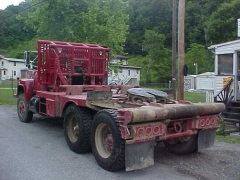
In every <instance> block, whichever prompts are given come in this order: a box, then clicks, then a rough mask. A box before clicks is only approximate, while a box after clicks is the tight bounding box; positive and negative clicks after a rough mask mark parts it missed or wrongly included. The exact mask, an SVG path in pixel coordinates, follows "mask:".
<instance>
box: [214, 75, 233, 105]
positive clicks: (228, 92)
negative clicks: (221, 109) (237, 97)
mask: <svg viewBox="0 0 240 180" xmlns="http://www.w3.org/2000/svg"><path fill="white" fill-rule="evenodd" d="M232 83H233V78H232V79H231V80H230V81H228V83H227V84H226V85H225V86H224V87H223V88H222V89H221V91H219V93H218V94H217V95H216V96H214V102H223V103H224V104H225V105H228V104H229V103H230V102H231V100H232V99H233V89H232V88H231V85H232Z"/></svg>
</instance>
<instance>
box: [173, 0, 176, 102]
mask: <svg viewBox="0 0 240 180" xmlns="http://www.w3.org/2000/svg"><path fill="white" fill-rule="evenodd" d="M176 51H177V0H173V12H172V90H173V99H176V80H177V79H176V60H177V58H176V56H177V55H176V54H177V52H176Z"/></svg>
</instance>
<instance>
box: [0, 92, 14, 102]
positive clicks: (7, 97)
mask: <svg viewBox="0 0 240 180" xmlns="http://www.w3.org/2000/svg"><path fill="white" fill-rule="evenodd" d="M2 104H11V105H16V104H17V99H16V98H14V97H13V91H12V90H11V89H0V105H2Z"/></svg>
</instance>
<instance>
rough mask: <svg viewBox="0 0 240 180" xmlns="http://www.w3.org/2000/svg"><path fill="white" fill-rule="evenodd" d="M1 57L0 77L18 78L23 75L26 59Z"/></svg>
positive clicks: (3, 78)
mask: <svg viewBox="0 0 240 180" xmlns="http://www.w3.org/2000/svg"><path fill="white" fill-rule="evenodd" d="M1 57H2V58H1V59H0V79H1V80H5V79H12V78H13V79H17V77H20V76H21V70H22V69H26V65H25V60H24V59H14V58H5V57H3V56H1Z"/></svg>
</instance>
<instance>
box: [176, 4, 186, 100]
mask: <svg viewBox="0 0 240 180" xmlns="http://www.w3.org/2000/svg"><path fill="white" fill-rule="evenodd" d="M185 4H186V0H179V5H178V94H177V100H183V99H184V91H183V90H184V76H183V66H184V50H185V41H184V18H185Z"/></svg>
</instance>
